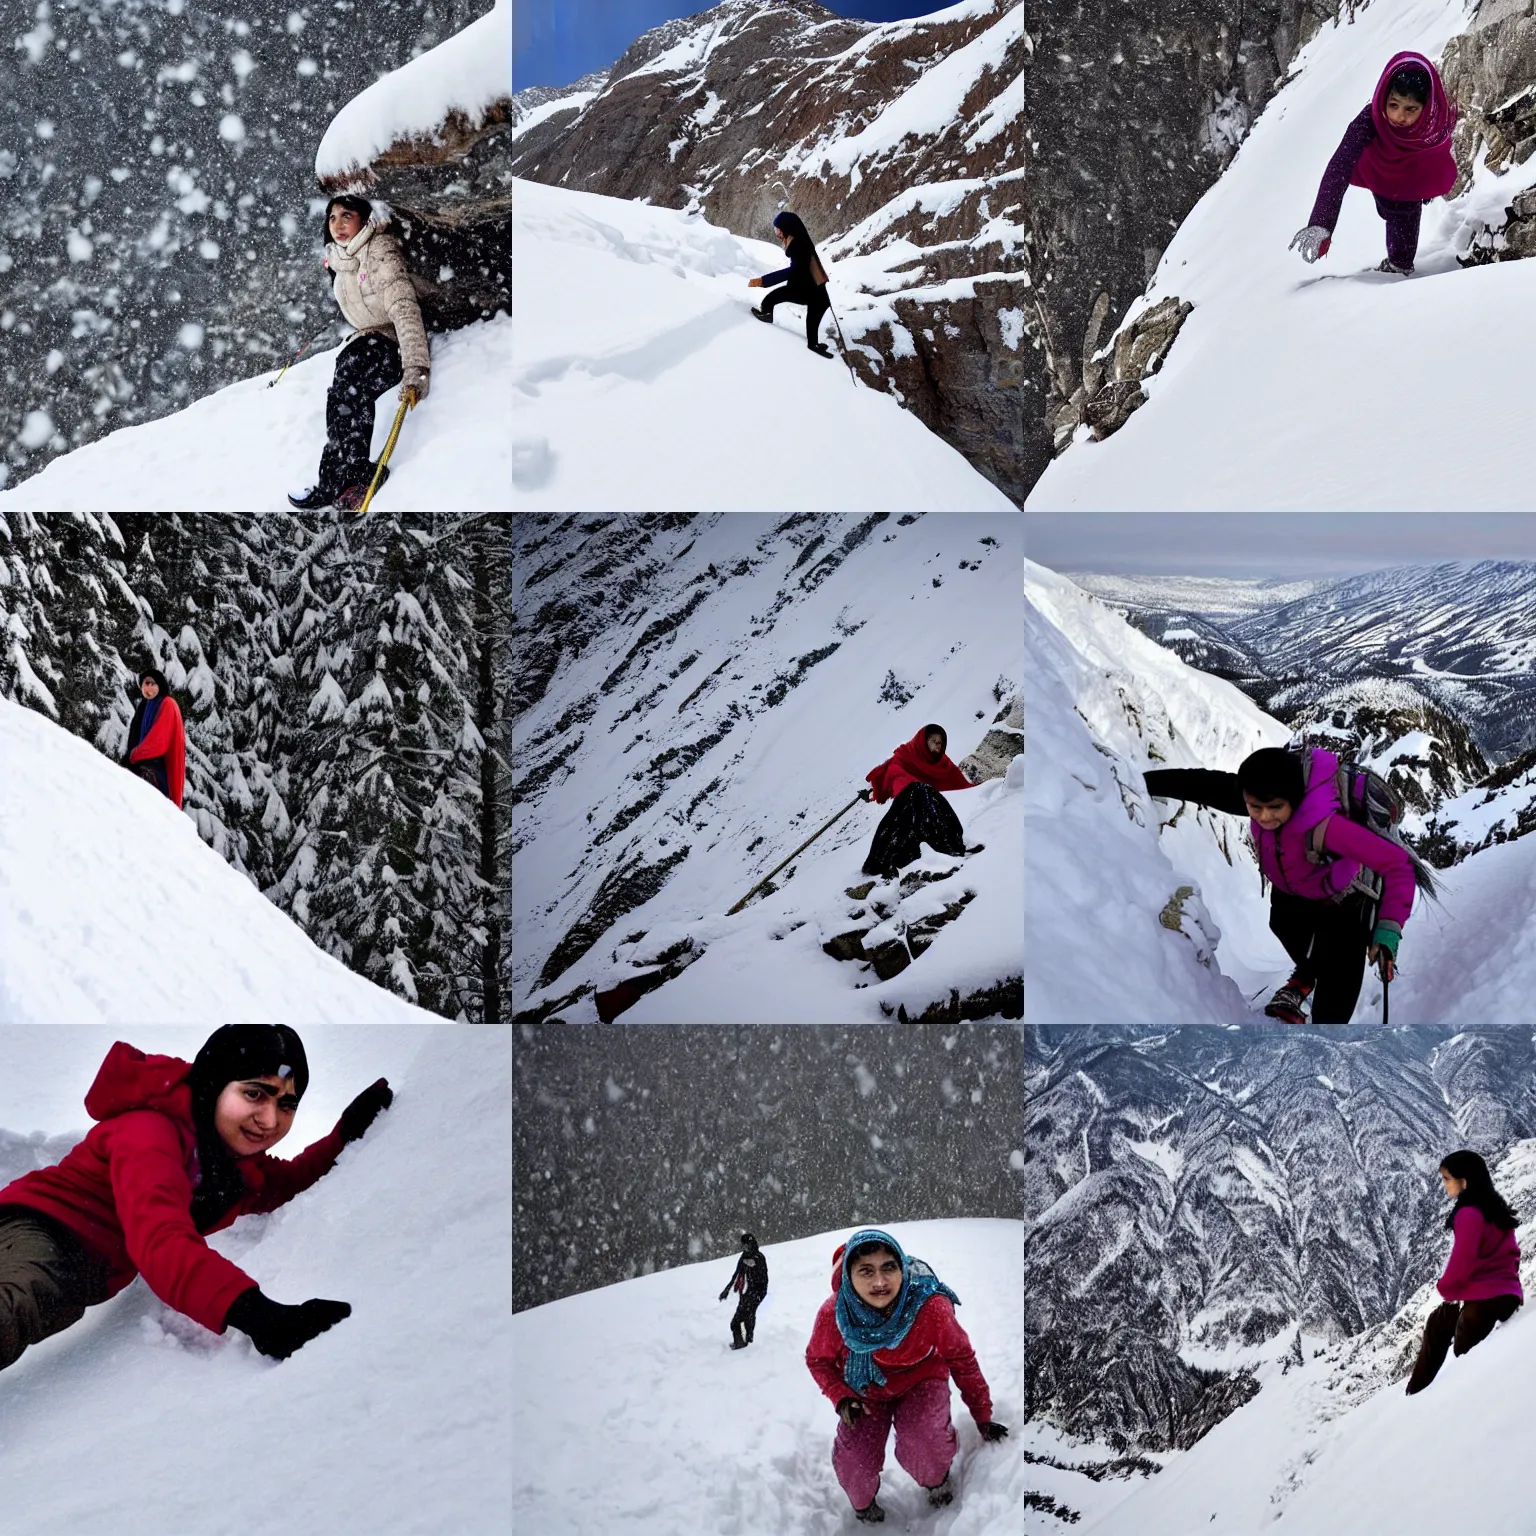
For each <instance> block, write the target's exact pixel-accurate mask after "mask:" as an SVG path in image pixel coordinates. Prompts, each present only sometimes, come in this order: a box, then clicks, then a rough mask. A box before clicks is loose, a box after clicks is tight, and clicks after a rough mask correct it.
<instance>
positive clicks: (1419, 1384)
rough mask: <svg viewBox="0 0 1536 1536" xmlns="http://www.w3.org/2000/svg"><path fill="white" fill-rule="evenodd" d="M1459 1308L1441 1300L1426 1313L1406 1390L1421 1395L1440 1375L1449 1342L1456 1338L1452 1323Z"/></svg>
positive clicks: (1454, 1321) (1448, 1350)
mask: <svg viewBox="0 0 1536 1536" xmlns="http://www.w3.org/2000/svg"><path fill="white" fill-rule="evenodd" d="M1460 1316H1461V1307H1460V1306H1459V1305H1458V1304H1457V1303H1456V1302H1454V1301H1443V1302H1441V1303H1440V1305H1439V1306H1438V1307H1436V1308H1435V1310H1434V1311H1433V1312H1431V1313H1430V1314H1429V1317H1428V1319H1427V1321H1426V1322H1425V1324H1424V1338H1423V1340H1422V1341H1421V1342H1420V1344H1419V1357H1418V1359H1417V1360H1415V1361H1414V1362H1413V1374H1412V1375H1411V1376H1410V1377H1409V1378H1408V1391H1409V1392H1410V1393H1413V1392H1422V1391H1423V1390H1424V1388H1425V1387H1427V1386H1428V1385H1429V1384H1430V1382H1432V1381H1433V1380H1434V1379H1435V1377H1436V1376H1437V1375H1439V1373H1440V1367H1441V1366H1442V1365H1444V1364H1445V1357H1446V1355H1447V1354H1448V1353H1449V1352H1450V1348H1451V1340H1452V1339H1453V1338H1455V1336H1456V1324H1457V1321H1458V1320H1459V1318H1460Z"/></svg>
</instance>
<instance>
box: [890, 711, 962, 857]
mask: <svg viewBox="0 0 1536 1536" xmlns="http://www.w3.org/2000/svg"><path fill="white" fill-rule="evenodd" d="M948 743H949V737H948V735H947V734H946V733H945V730H944V727H943V726H942V725H925V726H924V727H923V728H922V730H920V731H919V732H918V733H917V735H915V736H914V737H913V738H912V739H911V741H907V742H903V743H902V744H901V746H899V747H897V748H896V750H895V751H894V752H893V753H892V754H891V755H890V757H888V758H887V759H886V760H885V761H884V762H883V763H881V764H880V766H879V767H878V768H872V769H870V771H869V772H868V773H867V774H865V775H864V777H865V778H866V779H868V780H869V783H870V788H871V791H872V792H873V796H874V801H875V804H876V805H884V804H885V802H886V801H887V800H890V801H892V802H893V804H892V806H891V808H890V810H888V811H887V812H886V813H885V816H884V818H883V819H882V821H881V822H880V825H879V826H878V827H876V828H875V835H874V838H873V840H872V841H871V843H870V845H869V857H868V858H866V859H865V860H864V873H865V874H866V875H878V876H880V877H881V878H882V879H889V878H891V877H892V876H894V875H895V874H896V873H897V871H898V870H900V869H901V867H902V866H903V865H905V864H910V863H911V862H912V861H913V860H914V859H916V858H919V857H921V855H922V851H923V850H922V847H921V844H923V843H927V844H928V846H929V847H930V848H932V849H933V850H934V852H935V853H947V854H950V855H952V856H953V857H955V858H959V857H960V855H961V854H963V853H964V852H965V851H966V849H965V832H964V829H963V828H962V827H961V825H960V818H959V817H958V816H956V815H955V813H954V811H953V810H952V809H951V808H950V805H949V802H948V801H947V800H945V798H944V796H943V794H941V793H940V791H942V790H954V789H974V788H975V787H976V786H975V785H974V784H972V783H971V781H970V780H969V779H968V778H966V776H965V775H964V774H963V773H961V771H960V770H959V769H958V768H957V767H956V766H955V765H954V764H953V763H952V762H950V760H949V758H948V757H947V756H946V755H945V751H944V749H945V747H946V746H947V745H948ZM866 793H868V792H866Z"/></svg>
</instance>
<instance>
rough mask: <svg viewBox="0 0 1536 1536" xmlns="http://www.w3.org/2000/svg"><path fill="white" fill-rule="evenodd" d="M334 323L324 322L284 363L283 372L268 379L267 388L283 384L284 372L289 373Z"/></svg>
mask: <svg viewBox="0 0 1536 1536" xmlns="http://www.w3.org/2000/svg"><path fill="white" fill-rule="evenodd" d="M332 323H333V322H331V321H329V320H327V321H326V323H325V324H324V325H323V326H321V327H320V329H319V330H318V331H316V332H315V334H314V335H313V336H311V337H310V338H309V340H308V341H306V342H305V343H304V345H303V346H302V347H300V348H299V350H298V351H297V352H295V353H294V354H293V356H292V357H290V358H289V359H288V361H287V362H286V363H284V364H283V367H282V372H281V373H279V374H278V376H277V377H276V378H275V379H268V380H267V388H268V389H271V388H272V387H273V386H274V385H277V384H281V383H282V382H283V374H284V373H287V372H288V370H289V369H290V368H291V367H293V365H294V364H295V363H296V362H298V360H299V359H300V358H301V357H303V356H304V354H305V353H306V352H308V351H309V349H310V348H311V347H312V346H314V344H315V343H316V342H317V341H319V340H320V338H321V337H322V336H324V335H325V333H326V332H327V331H328V330H330V328H331V325H332Z"/></svg>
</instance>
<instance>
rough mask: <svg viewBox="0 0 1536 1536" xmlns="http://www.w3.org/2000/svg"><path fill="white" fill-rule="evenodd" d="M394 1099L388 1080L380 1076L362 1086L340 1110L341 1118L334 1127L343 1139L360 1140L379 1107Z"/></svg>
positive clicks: (386, 1105) (389, 1103) (384, 1107)
mask: <svg viewBox="0 0 1536 1536" xmlns="http://www.w3.org/2000/svg"><path fill="white" fill-rule="evenodd" d="M394 1101H395V1095H394V1093H393V1092H392V1091H391V1089H390V1086H389V1083H388V1081H387V1080H386V1079H385V1078H382V1077H381V1078H380V1079H379V1080H378V1082H376V1083H373V1084H371V1085H370V1086H369V1087H367V1088H364V1089H363V1091H362V1092H361V1093H360V1094H358V1096H357V1097H356V1098H355V1099H353V1100H352V1102H351V1103H350V1104H348V1105H347V1107H346V1108H345V1109H344V1110H342V1112H341V1119H340V1120H338V1121H337V1122H336V1129H337V1130H338V1131H340V1132H341V1139H342V1140H343V1141H360V1140H361V1139H362V1137H363V1134H364V1132H365V1131H367V1129H368V1127H369V1126H370V1125H372V1124H373V1122H374V1120H375V1119H376V1118H377V1117H378V1113H379V1111H380V1110H381V1109H388V1108H389V1106H390V1105H391V1104H393V1103H394Z"/></svg>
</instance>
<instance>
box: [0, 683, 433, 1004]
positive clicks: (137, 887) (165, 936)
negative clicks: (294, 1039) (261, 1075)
mask: <svg viewBox="0 0 1536 1536" xmlns="http://www.w3.org/2000/svg"><path fill="white" fill-rule="evenodd" d="M0 762H3V763H4V765H5V794H4V797H3V799H0V1022H4V1023H7V1024H83V1023H95V1022H116V1023H121V1024H129V1023H133V1022H134V1021H136V1020H141V1019H147V1018H150V1019H155V1020H158V1021H160V1022H162V1023H176V1022H181V1021H186V1022H194V1021H197V1022H206V1021H207V1020H209V1019H215V1020H220V1019H222V1020H228V1019H240V1018H256V1019H263V1018H268V1019H271V1018H276V1019H294V1020H299V1021H305V1020H308V1021H315V1022H320V1023H347V1022H371V1023H378V1022H382V1021H385V1020H391V1019H393V1020H399V1021H401V1022H408V1021H412V1020H415V1021H418V1022H424V1021H430V1020H433V1019H435V1015H433V1014H429V1013H426V1012H424V1011H423V1010H422V1009H419V1008H413V1007H412V1006H411V1005H410V1004H409V1003H406V1002H404V1001H402V1000H401V999H400V998H397V997H394V996H392V995H391V994H390V993H388V992H385V991H384V990H382V989H381V988H379V987H376V986H374V985H373V983H371V982H369V981H365V980H364V979H363V978H362V977H361V976H358V975H355V974H354V973H353V972H351V971H349V970H348V969H347V968H346V967H345V966H344V965H342V964H341V962H340V961H339V960H335V959H333V958H332V957H331V956H330V955H327V954H325V953H324V952H323V951H321V950H320V949H318V948H317V947H316V946H315V945H314V944H313V943H311V942H310V940H309V939H308V938H307V937H306V936H305V935H304V933H303V931H302V930H301V929H299V928H298V927H297V926H296V925H295V924H294V923H293V921H292V920H291V919H290V918H288V917H286V916H284V914H283V913H282V912H280V911H279V910H278V909H277V908H276V907H275V906H273V905H272V904H271V903H270V902H268V901H267V900H266V898H265V897H263V896H262V895H261V893H260V892H259V891H258V890H257V889H256V888H255V886H254V885H252V884H251V882H250V881H249V880H248V879H246V878H245V876H243V875H240V874H237V873H236V872H235V871H234V870H233V869H231V868H230V866H229V865H228V864H226V863H225V862H224V860H223V859H221V858H220V857H219V856H218V854H216V853H215V852H214V851H213V850H212V849H211V848H209V847H207V846H206V845H205V844H204V843H203V842H202V841H201V840H200V839H199V838H198V835H197V829H196V827H195V826H194V825H193V824H192V822H191V821H190V820H189V819H188V818H187V817H186V816H184V815H182V813H181V812H180V811H178V810H177V809H176V807H175V806H174V805H172V804H171V802H170V801H169V800H167V799H166V798H165V796H164V795H162V794H160V793H159V792H158V791H157V790H156V789H155V788H154V787H153V786H152V785H150V784H146V783H145V782H144V781H143V780H141V779H138V778H136V777H135V776H134V775H132V774H129V773H125V772H124V771H123V769H122V768H120V767H119V766H118V765H117V764H116V763H114V762H113V761H112V760H111V759H110V758H107V757H103V756H102V754H101V753H100V752H98V751H96V750H95V749H94V748H93V747H91V746H89V745H88V744H87V743H85V742H83V741H81V740H79V739H78V738H77V737H74V736H72V735H70V734H69V733H68V732H67V731H64V730H61V729H60V728H59V727H58V726H57V725H54V724H53V723H52V722H51V721H49V720H48V719H46V718H45V717H44V716H43V715H41V714H39V713H38V712H36V711H35V710H31V709H23V708H21V706H20V705H17V704H13V703H12V702H11V701H10V700H8V699H0Z"/></svg>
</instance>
